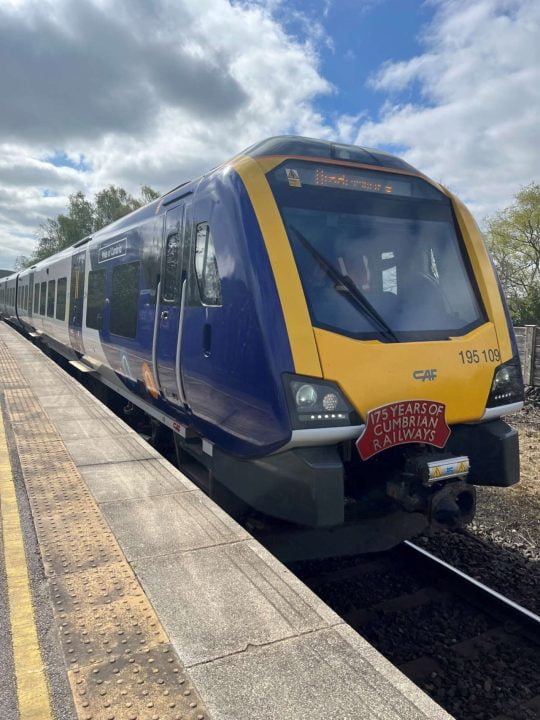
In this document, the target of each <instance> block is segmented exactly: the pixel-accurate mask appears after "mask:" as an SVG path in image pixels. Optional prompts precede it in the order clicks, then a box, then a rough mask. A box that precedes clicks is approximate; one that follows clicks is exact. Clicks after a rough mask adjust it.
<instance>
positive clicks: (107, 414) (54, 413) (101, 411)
mask: <svg viewBox="0 0 540 720" xmlns="http://www.w3.org/2000/svg"><path fill="white" fill-rule="evenodd" d="M47 415H48V416H49V418H50V419H51V421H52V422H54V423H56V422H57V421H58V420H86V419H88V418H91V419H99V418H114V417H116V416H115V414H114V413H113V412H112V411H111V410H109V408H107V407H105V405H101V406H100V405H98V404H96V405H90V403H84V402H78V401H77V402H75V401H73V402H72V403H71V404H67V403H64V404H62V405H52V406H51V407H48V408H47Z"/></svg>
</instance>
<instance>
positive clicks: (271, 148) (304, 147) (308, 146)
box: [240, 135, 420, 174]
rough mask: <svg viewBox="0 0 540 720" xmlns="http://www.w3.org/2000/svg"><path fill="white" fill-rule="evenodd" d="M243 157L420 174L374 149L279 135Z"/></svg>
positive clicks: (249, 150) (252, 147)
mask: <svg viewBox="0 0 540 720" xmlns="http://www.w3.org/2000/svg"><path fill="white" fill-rule="evenodd" d="M240 154H241V155H249V156H250V157H262V156H264V155H288V156H291V155H292V156H296V157H297V156H302V157H318V158H328V159H331V160H346V161H347V162H354V163H361V164H363V165H374V166H376V167H386V168H396V169H399V170H406V171H408V172H413V173H416V174H420V173H419V171H418V170H417V169H416V168H414V167H413V166H412V165H409V163H406V162H405V160H402V159H401V158H399V157H397V156H396V155H391V154H390V153H387V152H384V150H376V149H373V148H366V147H360V146H359V145H344V144H342V143H335V142H330V141H329V140H314V139H313V138H307V137H301V136H299V135H277V136H275V137H271V138H267V139H266V140H262V141H261V142H258V143H256V144H255V145H252V146H251V147H249V148H248V149H247V150H244V152H243V153H240Z"/></svg>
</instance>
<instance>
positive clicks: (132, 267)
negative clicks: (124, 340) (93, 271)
mask: <svg viewBox="0 0 540 720" xmlns="http://www.w3.org/2000/svg"><path fill="white" fill-rule="evenodd" d="M139 267H140V263H139V262H133V263H128V264H126V265H118V267H115V268H114V270H113V272H112V293H111V333H112V334H113V335H121V336H122V337H128V338H134V337H135V336H136V334H137V310H138V301H139Z"/></svg>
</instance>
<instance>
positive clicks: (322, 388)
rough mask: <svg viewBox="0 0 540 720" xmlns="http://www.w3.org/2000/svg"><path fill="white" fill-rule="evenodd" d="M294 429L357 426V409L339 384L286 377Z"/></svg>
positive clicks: (295, 376) (292, 376)
mask: <svg viewBox="0 0 540 720" xmlns="http://www.w3.org/2000/svg"><path fill="white" fill-rule="evenodd" d="M284 380H285V389H286V394H287V401H288V405H289V414H290V416H291V423H292V426H293V428H295V429H299V428H310V427H334V426H343V425H351V424H353V425H356V424H357V423H358V422H359V418H358V417H357V415H356V413H355V411H354V408H353V407H352V405H351V404H350V403H349V402H348V400H347V399H346V398H345V396H344V394H343V393H342V392H341V390H340V389H339V387H338V386H337V385H336V383H333V382H329V381H327V380H319V379H314V378H313V379H312V378H303V377H302V376H299V375H289V374H286V375H285V376H284Z"/></svg>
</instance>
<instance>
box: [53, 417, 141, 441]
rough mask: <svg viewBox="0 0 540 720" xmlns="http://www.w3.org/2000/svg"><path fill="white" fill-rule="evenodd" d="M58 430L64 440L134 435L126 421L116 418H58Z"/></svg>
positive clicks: (56, 424) (56, 423)
mask: <svg viewBox="0 0 540 720" xmlns="http://www.w3.org/2000/svg"><path fill="white" fill-rule="evenodd" d="M55 427H56V430H57V431H58V432H59V433H60V435H61V437H62V440H64V441H65V440H83V439H88V438H104V437H111V436H117V435H133V434H134V431H133V430H131V428H129V427H128V426H127V425H126V424H125V423H122V422H120V421H119V420H117V419H116V418H114V417H113V418H101V419H99V420H97V419H92V418H88V419H83V420H81V419H78V420H75V419H71V418H70V419H68V420H65V419H64V420H58V419H57V420H56V421H55Z"/></svg>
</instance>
